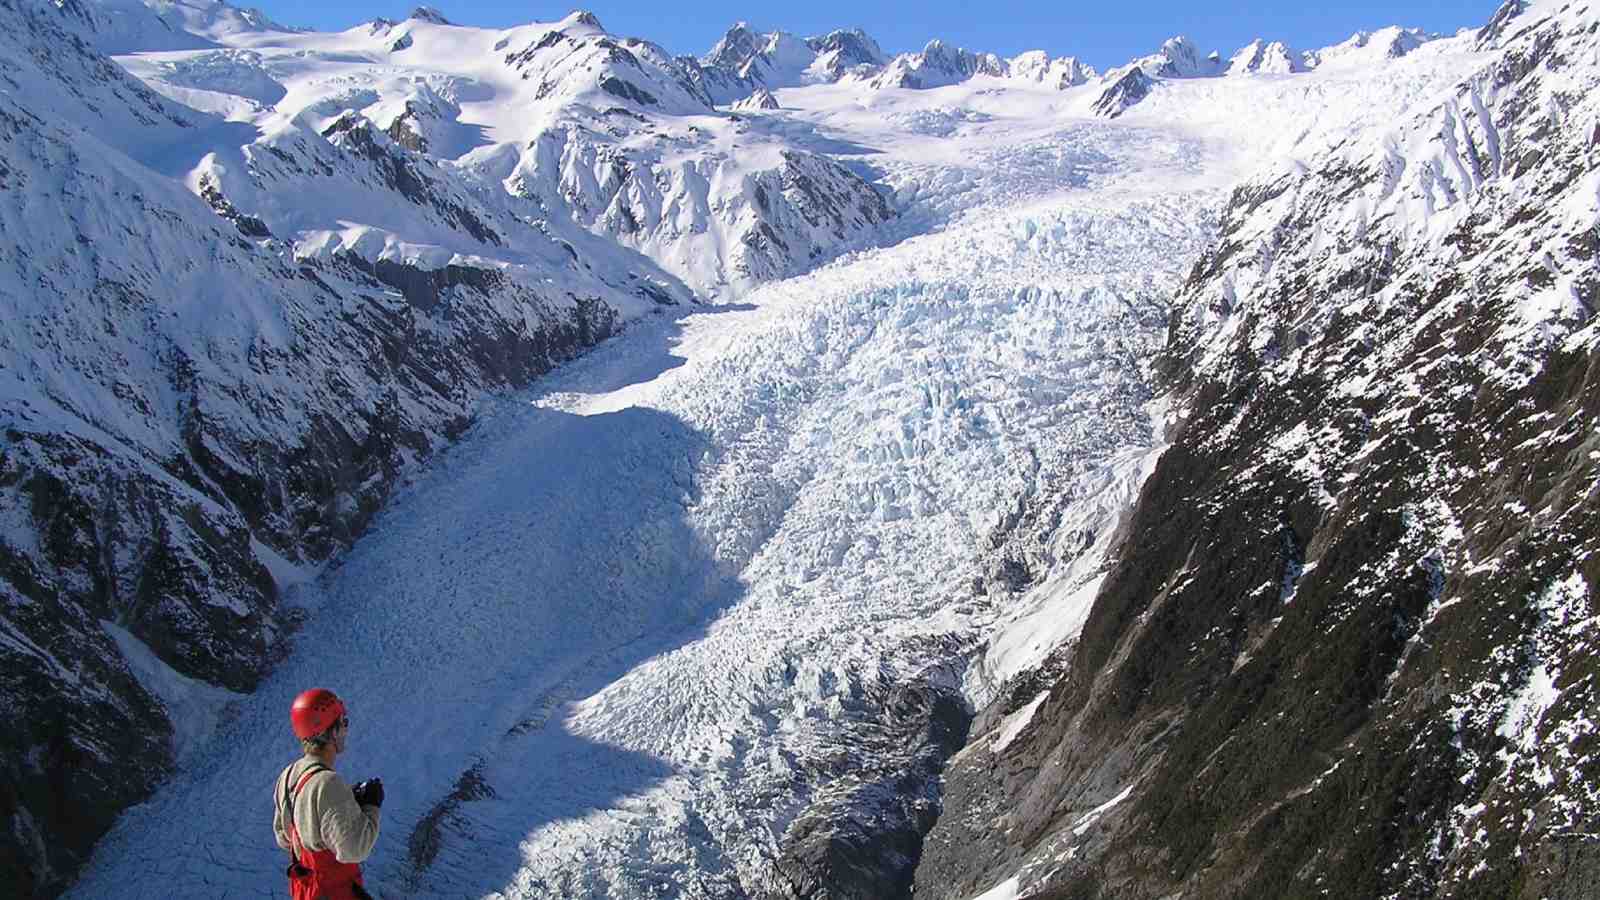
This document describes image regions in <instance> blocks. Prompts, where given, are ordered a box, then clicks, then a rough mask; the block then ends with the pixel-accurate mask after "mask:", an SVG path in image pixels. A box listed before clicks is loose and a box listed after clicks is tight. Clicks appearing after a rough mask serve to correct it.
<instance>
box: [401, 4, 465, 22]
mask: <svg viewBox="0 0 1600 900" xmlns="http://www.w3.org/2000/svg"><path fill="white" fill-rule="evenodd" d="M407 18H409V19H412V20H414V21H417V22H428V23H430V24H433V25H454V24H455V23H454V22H452V21H450V20H449V19H446V18H445V17H444V13H442V12H439V11H438V10H437V9H434V8H433V7H431V6H419V7H417V8H416V9H413V10H412V11H411V15H410V16H408V17H407Z"/></svg>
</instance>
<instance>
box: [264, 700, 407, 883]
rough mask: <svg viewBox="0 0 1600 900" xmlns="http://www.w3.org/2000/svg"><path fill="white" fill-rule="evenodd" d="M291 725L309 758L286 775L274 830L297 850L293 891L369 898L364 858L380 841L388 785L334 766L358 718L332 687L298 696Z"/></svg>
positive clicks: (278, 795) (281, 781)
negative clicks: (344, 774)
mask: <svg viewBox="0 0 1600 900" xmlns="http://www.w3.org/2000/svg"><path fill="white" fill-rule="evenodd" d="M289 722H290V724H291V725H292V726H293V727H294V733H295V737H298V738H299V739H300V747H301V749H302V750H304V751H305V755H304V756H302V757H301V758H299V759H297V760H295V761H294V762H292V763H290V764H289V766H288V767H287V768H285V769H284V770H283V773H282V774H280V775H279V776H278V782H277V785H276V789H275V792H274V800H273V813H272V830H273V833H274V834H275V835H276V836H277V838H278V846H279V847H282V848H283V849H285V850H288V851H289V872H288V874H289V895H290V896H291V897H292V898H294V900H350V898H355V900H368V898H370V897H371V896H372V895H371V894H368V893H367V890H366V887H365V886H364V885H363V883H362V878H361V861H362V860H364V859H366V858H367V856H368V855H369V854H371V853H372V846H373V844H375V843H377V841H378V811H379V809H380V808H381V807H382V806H383V782H382V781H380V780H379V779H376V778H373V779H371V780H369V781H363V782H361V783H360V784H358V785H356V786H355V787H353V788H352V787H351V786H350V785H348V784H346V783H345V781H344V779H343V778H340V777H339V773H337V772H335V771H334V770H333V762H334V760H335V759H337V758H338V756H339V754H340V753H343V752H344V747H345V739H346V737H347V736H348V735H349V733H350V717H349V716H348V715H347V714H346V711H345V706H344V702H343V701H342V700H340V699H339V697H338V695H336V694H334V692H333V691H330V690H327V689H326V688H312V689H311V690H308V691H305V692H303V693H301V694H300V696H298V697H296V698H294V703H293V705H291V706H290V707H289Z"/></svg>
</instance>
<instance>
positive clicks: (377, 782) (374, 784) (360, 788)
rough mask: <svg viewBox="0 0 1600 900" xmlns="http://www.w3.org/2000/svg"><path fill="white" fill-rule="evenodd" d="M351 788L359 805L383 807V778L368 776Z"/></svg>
mask: <svg viewBox="0 0 1600 900" xmlns="http://www.w3.org/2000/svg"><path fill="white" fill-rule="evenodd" d="M350 790H351V792H352V793H354V794H355V795H356V803H358V804H359V805H361V806H376V807H378V808H379V809H382V808H383V779H382V778H368V779H367V780H366V781H363V782H361V783H360V784H358V785H356V786H355V787H353V788H351V789H350Z"/></svg>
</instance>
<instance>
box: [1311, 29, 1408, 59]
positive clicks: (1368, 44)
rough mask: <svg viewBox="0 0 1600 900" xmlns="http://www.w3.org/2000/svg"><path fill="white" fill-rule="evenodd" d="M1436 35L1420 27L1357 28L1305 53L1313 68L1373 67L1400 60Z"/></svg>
mask: <svg viewBox="0 0 1600 900" xmlns="http://www.w3.org/2000/svg"><path fill="white" fill-rule="evenodd" d="M1438 37H1439V36H1438V35H1434V34H1429V33H1427V32H1425V31H1423V30H1422V29H1420V28H1401V27H1399V26H1398V25H1394V26H1390V27H1388V28H1380V29H1378V30H1377V31H1358V32H1356V33H1355V34H1353V35H1351V36H1350V39H1349V40H1346V41H1344V42H1342V43H1338V44H1334V45H1333V46H1331V47H1324V48H1322V49H1321V50H1313V51H1310V52H1309V53H1307V54H1306V56H1307V57H1308V58H1309V60H1310V62H1311V66H1312V67H1313V68H1325V67H1337V68H1345V67H1355V66H1374V65H1380V64H1382V63H1383V62H1384V61H1385V60H1390V59H1399V58H1400V57H1402V56H1405V55H1406V54H1407V53H1410V52H1411V51H1413V50H1415V49H1417V48H1418V47H1420V46H1422V45H1423V44H1425V43H1427V42H1429V41H1432V40H1437V39H1438Z"/></svg>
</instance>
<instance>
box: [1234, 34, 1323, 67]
mask: <svg viewBox="0 0 1600 900" xmlns="http://www.w3.org/2000/svg"><path fill="white" fill-rule="evenodd" d="M1309 68H1310V66H1307V65H1306V62H1305V57H1304V55H1303V54H1299V53H1296V52H1295V51H1293V50H1291V49H1289V47H1288V45H1286V44H1284V43H1282V42H1281V41H1273V42H1272V43H1270V44H1269V43H1267V42H1266V41H1263V40H1262V39H1261V38H1256V39H1255V40H1253V41H1251V42H1250V43H1248V44H1246V45H1245V46H1243V47H1241V48H1239V50H1238V52H1236V53H1234V54H1233V58H1232V59H1230V60H1229V61H1228V74H1229V75H1242V74H1249V73H1252V72H1263V73H1268V74H1274V75H1288V74H1290V73H1293V72H1304V71H1306V70H1307V69H1309Z"/></svg>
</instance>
